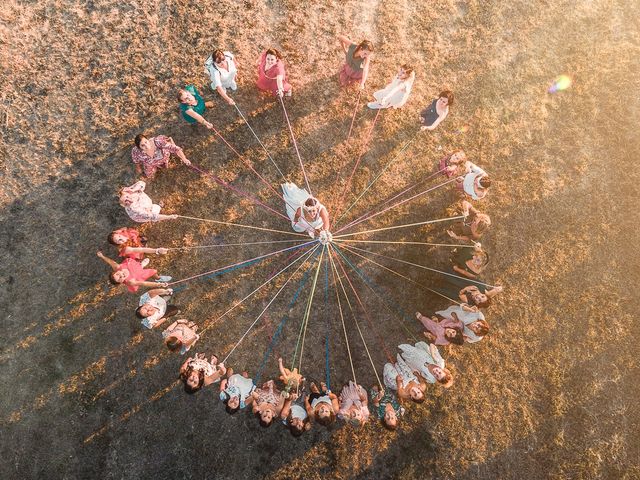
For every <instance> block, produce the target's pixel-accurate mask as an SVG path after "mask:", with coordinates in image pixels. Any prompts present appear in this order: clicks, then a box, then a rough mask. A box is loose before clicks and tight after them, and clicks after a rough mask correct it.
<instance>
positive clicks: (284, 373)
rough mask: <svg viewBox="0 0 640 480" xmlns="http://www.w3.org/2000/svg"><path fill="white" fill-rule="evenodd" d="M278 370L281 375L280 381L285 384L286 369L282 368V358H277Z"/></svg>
mask: <svg viewBox="0 0 640 480" xmlns="http://www.w3.org/2000/svg"><path fill="white" fill-rule="evenodd" d="M278 369H279V370H280V375H282V380H283V381H284V382H286V378H287V369H286V368H284V364H283V363H282V358H278Z"/></svg>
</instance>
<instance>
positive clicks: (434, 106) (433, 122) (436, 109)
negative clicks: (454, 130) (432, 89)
mask: <svg viewBox="0 0 640 480" xmlns="http://www.w3.org/2000/svg"><path fill="white" fill-rule="evenodd" d="M452 105H453V93H452V92H450V91H449V90H444V91H442V92H440V95H438V98H434V99H433V101H432V102H431V103H430V104H429V106H428V107H427V108H425V109H424V110H423V111H422V112H420V123H421V124H422V126H421V127H420V130H435V128H436V127H437V126H438V125H440V123H442V121H443V120H444V119H445V118H447V115H449V107H451V106H452Z"/></svg>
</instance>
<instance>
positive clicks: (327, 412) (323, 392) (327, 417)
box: [304, 382, 340, 427]
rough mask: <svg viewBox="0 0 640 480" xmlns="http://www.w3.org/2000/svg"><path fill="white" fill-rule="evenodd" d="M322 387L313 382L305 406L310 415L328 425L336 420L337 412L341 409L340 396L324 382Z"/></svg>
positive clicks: (321, 384)
mask: <svg viewBox="0 0 640 480" xmlns="http://www.w3.org/2000/svg"><path fill="white" fill-rule="evenodd" d="M320 388H321V389H318V386H317V385H316V384H315V383H312V384H311V387H310V389H311V393H310V394H309V395H307V397H306V398H305V400H304V407H305V409H306V410H307V414H308V415H309V417H310V418H311V419H312V420H314V421H316V422H318V423H319V424H320V425H323V426H325V427H328V426H329V425H331V424H332V423H333V422H335V421H336V414H337V412H338V410H339V409H340V405H339V404H338V397H337V396H336V394H335V393H333V392H332V391H331V390H329V389H328V388H327V385H326V384H325V383H324V382H322V383H320Z"/></svg>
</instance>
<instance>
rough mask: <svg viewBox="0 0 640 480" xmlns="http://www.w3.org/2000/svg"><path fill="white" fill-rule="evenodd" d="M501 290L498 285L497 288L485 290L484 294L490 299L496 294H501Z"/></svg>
mask: <svg viewBox="0 0 640 480" xmlns="http://www.w3.org/2000/svg"><path fill="white" fill-rule="evenodd" d="M502 290H503V288H502V287H501V286H500V285H498V286H497V287H493V288H492V289H491V290H486V291H485V292H484V294H485V295H486V296H487V297H489V298H491V297H495V296H496V295H497V294H499V293H501V292H502Z"/></svg>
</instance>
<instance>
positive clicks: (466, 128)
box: [455, 125, 469, 135]
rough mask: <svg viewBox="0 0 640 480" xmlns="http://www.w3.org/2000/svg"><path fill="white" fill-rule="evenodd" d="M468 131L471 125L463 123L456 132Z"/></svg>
mask: <svg viewBox="0 0 640 480" xmlns="http://www.w3.org/2000/svg"><path fill="white" fill-rule="evenodd" d="M468 131H469V125H463V126H462V127H460V128H459V129H457V130H456V131H455V133H456V134H458V135H460V134H461V133H467V132H468Z"/></svg>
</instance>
